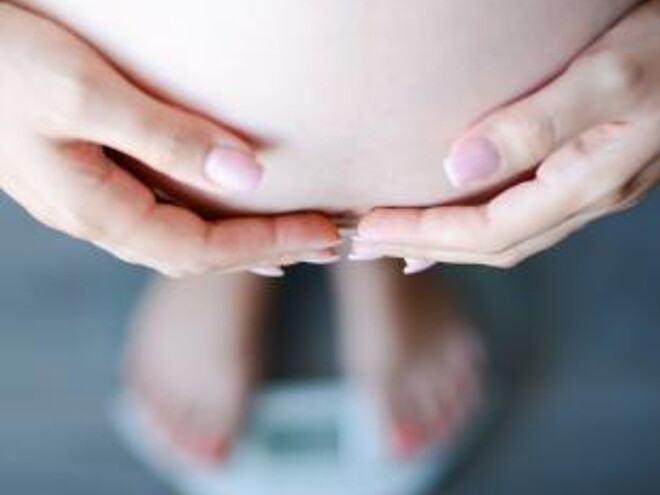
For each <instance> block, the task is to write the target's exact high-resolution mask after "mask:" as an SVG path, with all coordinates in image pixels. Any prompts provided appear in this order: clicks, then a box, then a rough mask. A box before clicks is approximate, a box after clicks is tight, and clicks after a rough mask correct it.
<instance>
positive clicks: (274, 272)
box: [249, 266, 284, 278]
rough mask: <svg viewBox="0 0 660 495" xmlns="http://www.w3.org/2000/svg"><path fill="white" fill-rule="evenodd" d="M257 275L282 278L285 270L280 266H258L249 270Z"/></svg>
mask: <svg viewBox="0 0 660 495" xmlns="http://www.w3.org/2000/svg"><path fill="white" fill-rule="evenodd" d="M249 271H250V272H251V273H254V274H255V275H259V276H261V277H268V278H281V277H283V276H284V270H283V269H282V268H280V267H279V266H258V267H256V268H251V269H250V270H249Z"/></svg>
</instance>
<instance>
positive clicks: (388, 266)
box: [333, 261, 484, 456]
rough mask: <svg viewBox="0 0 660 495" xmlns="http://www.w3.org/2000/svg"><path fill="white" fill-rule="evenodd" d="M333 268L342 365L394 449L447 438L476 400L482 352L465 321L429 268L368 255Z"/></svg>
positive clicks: (399, 450)
mask: <svg viewBox="0 0 660 495" xmlns="http://www.w3.org/2000/svg"><path fill="white" fill-rule="evenodd" d="M333 275H334V283H335V286H336V289H337V290H336V294H337V298H338V303H339V308H338V309H339V315H340V325H341V331H342V343H343V346H342V351H343V352H342V354H343V358H344V366H345V369H346V370H347V372H348V374H349V376H350V377H351V378H352V379H353V380H355V381H356V383H357V384H358V385H359V386H360V388H362V389H363V390H364V391H365V392H366V393H367V394H369V395H371V396H372V398H373V399H374V400H375V401H376V402H377V404H378V405H379V406H380V407H381V409H382V412H383V413H384V414H385V416H386V417H387V418H388V420H389V422H390V432H391V441H392V447H393V449H394V451H395V452H396V453H397V454H400V455H404V456H405V455H410V454H414V453H415V452H417V451H418V450H419V449H421V448H423V447H424V446H425V445H426V444H428V443H429V442H431V441H439V442H441V443H445V444H449V443H450V442H451V441H452V440H453V439H454V438H455V437H456V435H457V433H458V432H459V431H460V430H461V428H462V427H463V426H465V424H466V422H467V420H468V419H469V418H470V416H471V413H473V412H474V411H475V408H476V407H477V405H478V404H479V401H480V399H481V375H480V372H481V365H482V360H483V356H484V354H483V349H482V346H481V344H480V341H479V339H478V338H477V336H476V335H475V333H474V331H473V328H472V326H471V325H470V323H469V320H468V319H467V318H466V316H465V315H463V314H461V313H460V311H459V310H458V308H457V307H452V304H451V297H450V296H449V294H448V292H447V290H446V289H444V288H442V287H441V286H439V285H438V279H437V277H436V276H435V274H433V273H425V274H422V275H417V276H412V277H406V276H403V275H402V274H401V271H400V269H399V267H398V264H397V263H394V262H392V261H373V262H368V263H361V264H357V265H356V264H344V265H338V266H337V269H336V270H334V271H333Z"/></svg>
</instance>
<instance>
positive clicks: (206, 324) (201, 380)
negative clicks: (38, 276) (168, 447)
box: [126, 274, 273, 462]
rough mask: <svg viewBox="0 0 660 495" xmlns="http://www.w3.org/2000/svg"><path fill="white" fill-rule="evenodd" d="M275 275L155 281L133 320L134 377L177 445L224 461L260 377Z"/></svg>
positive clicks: (130, 372)
mask: <svg viewBox="0 0 660 495" xmlns="http://www.w3.org/2000/svg"><path fill="white" fill-rule="evenodd" d="M272 289H273V287H272V286H270V284H269V283H268V281H266V280H264V279H261V278H258V277H256V276H254V275H250V274H237V275H226V276H219V275H205V276H200V277H195V278H189V279H186V280H183V281H174V280H168V279H165V278H158V279H156V280H155V281H154V282H153V284H152V285H151V286H150V288H149V290H148V291H147V292H146V294H145V296H144V298H143V300H142V302H141V304H140V305H139V307H138V311H137V313H136V315H135V318H134V321H133V325H132V336H131V337H132V339H131V342H130V345H129V348H128V354H127V359H126V365H127V366H126V371H127V380H128V382H129V383H130V388H131V389H132V390H133V391H134V392H136V393H137V397H138V398H139V399H140V401H141V403H142V404H143V406H146V409H147V411H149V413H150V415H151V416H152V419H154V420H155V422H156V424H157V425H159V426H160V429H161V430H162V431H163V432H165V433H166V434H167V436H168V438H169V440H170V441H171V442H172V443H173V444H174V446H176V447H177V448H180V449H182V450H184V451H186V452H188V453H189V454H191V455H192V456H194V457H196V458H198V459H199V460H201V461H208V462H213V461H220V460H222V459H224V458H225V457H226V456H227V454H228V453H229V450H230V446H231V443H232V441H233V439H234V437H235V435H236V433H237V432H238V431H239V429H240V427H241V424H242V419H243V414H244V412H245V410H246V407H247V404H248V401H249V398H250V394H251V391H252V387H253V385H254V382H255V380H256V378H257V377H258V375H259V364H260V362H261V361H260V359H259V358H258V357H259V354H260V351H261V349H260V345H259V344H260V339H259V334H260V330H261V329H262V327H263V321H262V320H263V318H264V317H265V316H266V315H267V313H268V311H267V305H268V301H269V293H270V292H271V290H272Z"/></svg>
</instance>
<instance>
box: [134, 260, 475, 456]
mask: <svg viewBox="0 0 660 495" xmlns="http://www.w3.org/2000/svg"><path fill="white" fill-rule="evenodd" d="M333 275H334V277H333V279H334V282H335V285H336V288H337V294H338V295H339V298H338V300H337V302H338V309H339V314H340V326H341V333H342V341H343V347H342V349H343V361H344V364H345V368H346V371H347V373H348V376H349V378H350V379H352V380H354V381H355V382H356V383H357V384H358V385H359V386H360V388H362V389H363V390H364V391H365V393H366V394H368V395H369V396H371V397H372V398H373V399H374V400H375V401H377V403H378V405H379V406H380V407H382V412H383V413H384V415H385V416H386V417H387V418H389V420H390V424H391V427H390V431H391V441H392V449H393V452H394V453H395V454H397V455H400V456H408V455H411V454H413V453H415V452H417V451H418V450H419V449H421V448H423V447H424V446H425V445H426V444H428V443H429V442H431V441H439V442H445V443H450V442H451V440H452V439H453V438H454V437H455V435H456V434H457V432H458V431H460V429H461V428H462V427H463V426H464V425H465V423H466V421H467V420H468V418H469V417H470V414H471V413H472V412H473V411H474V409H475V407H476V406H477V404H478V402H479V399H480V389H481V376H480V364H481V357H482V351H481V348H480V345H479V343H478V340H477V339H476V337H475V336H474V334H473V332H472V328H471V327H470V326H469V325H468V323H467V321H466V320H465V319H463V318H462V317H459V314H458V313H457V312H456V311H454V310H452V309H451V308H450V306H449V304H448V298H447V294H446V291H441V290H439V288H438V286H437V284H436V281H435V280H434V277H433V275H432V274H423V275H420V276H416V277H404V276H403V275H401V274H400V270H399V269H398V268H397V267H396V265H395V264H394V263H392V262H386V261H378V262H371V263H364V264H355V263H343V264H340V265H338V266H337V267H336V269H334V270H333ZM272 289H273V287H272V286H271V285H270V283H269V281H266V280H263V279H258V278H256V277H254V276H252V275H230V276H222V277H219V276H203V277H197V278H192V279H188V280H185V281H171V280H166V279H157V280H156V281H155V282H154V283H153V285H152V287H151V288H150V289H149V290H148V292H147V294H146V296H145V298H144V300H143V301H142V303H141V305H140V306H139V309H138V313H137V315H136V318H135V320H134V324H133V328H132V330H133V333H132V341H131V343H130V346H129V351H128V353H129V354H128V359H127V363H128V376H127V378H128V383H129V384H130V385H129V387H130V388H131V389H133V390H135V391H136V392H137V393H138V397H139V398H140V400H141V403H142V405H143V407H145V408H146V409H147V410H148V411H149V412H150V414H151V416H152V418H153V419H154V420H155V421H156V424H158V425H159V426H160V429H161V430H162V431H163V432H165V433H166V434H167V436H168V438H169V440H170V441H171V442H172V443H173V444H174V445H175V446H176V447H177V448H179V449H182V450H183V451H185V452H187V453H188V454H191V455H192V456H193V457H195V458H196V459H198V460H199V461H201V462H204V463H214V462H220V461H223V460H224V459H226V457H227V455H228V454H229V452H230V448H231V445H232V443H233V441H234V440H235V438H236V436H237V435H238V434H239V433H240V428H241V426H242V421H241V419H242V418H243V417H244V416H245V414H246V410H247V407H248V405H249V397H250V393H251V391H252V389H253V386H254V383H255V379H256V378H257V377H258V376H259V373H258V370H259V369H260V363H261V361H260V353H259V352H258V350H259V348H260V346H259V344H260V342H261V339H260V333H261V330H262V329H263V324H264V321H263V320H264V317H267V313H268V311H267V309H268V308H267V307H268V300H269V296H270V295H271V290H272Z"/></svg>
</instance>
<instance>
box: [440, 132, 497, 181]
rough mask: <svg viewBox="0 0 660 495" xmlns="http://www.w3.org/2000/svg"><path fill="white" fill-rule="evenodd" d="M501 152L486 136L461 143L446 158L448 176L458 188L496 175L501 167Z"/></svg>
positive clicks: (445, 164)
mask: <svg viewBox="0 0 660 495" xmlns="http://www.w3.org/2000/svg"><path fill="white" fill-rule="evenodd" d="M500 162H501V159H500V154H499V151H498V150H497V148H496V147H495V145H494V144H493V143H492V141H490V140H489V139H486V138H476V139H470V140H467V141H465V142H463V143H460V144H459V145H458V146H457V147H456V148H455V149H454V151H453V152H452V153H451V154H450V155H449V157H448V158H447V159H446V160H445V163H444V166H445V171H446V173H447V176H448V177H449V180H450V181H451V183H452V185H453V186H454V187H456V188H459V189H461V188H465V187H470V186H474V185H477V184H479V183H481V182H483V181H485V180H488V179H489V178H491V177H492V176H493V175H495V174H496V173H497V171H498V169H499V168H500Z"/></svg>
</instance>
